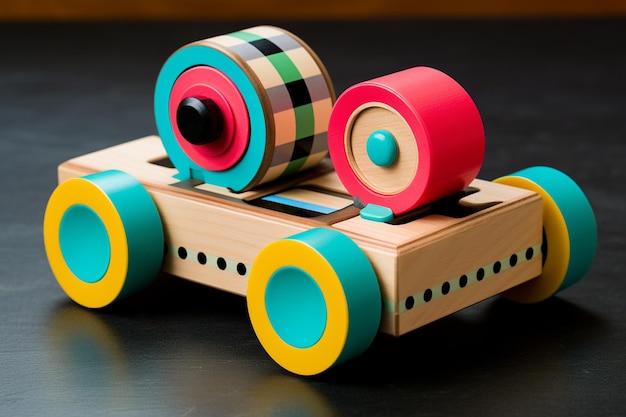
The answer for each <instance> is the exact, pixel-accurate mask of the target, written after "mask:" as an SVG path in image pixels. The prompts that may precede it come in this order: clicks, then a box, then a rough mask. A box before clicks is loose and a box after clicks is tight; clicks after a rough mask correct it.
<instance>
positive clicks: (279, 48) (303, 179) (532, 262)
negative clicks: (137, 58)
mask: <svg viewBox="0 0 626 417" xmlns="http://www.w3.org/2000/svg"><path fill="white" fill-rule="evenodd" d="M155 115H156V120H157V128H158V131H159V137H157V136H149V137H145V138H142V139H137V140H134V141H131V142H128V143H124V144H121V145H118V146H115V147H112V148H109V149H105V150H102V151H98V152H95V153H91V154H88V155H84V156H81V157H78V158H75V159H72V160H70V161H67V162H65V163H63V164H62V165H60V167H59V181H60V185H59V186H58V187H57V189H56V190H55V191H54V193H53V194H52V195H51V197H50V201H49V203H48V207H47V209H46V214H45V219H44V241H45V247H46V252H47V256H48V259H49V262H50V266H51V269H52V271H53V273H54V275H55V277H56V279H57V280H58V282H59V284H60V285H61V287H62V288H63V290H64V291H65V292H66V293H67V295H68V296H69V297H70V298H72V299H73V300H75V301H76V302H77V303H79V304H81V305H83V306H85V307H88V308H102V307H106V306H108V305H110V304H111V303H114V302H115V301H117V300H119V299H121V298H123V297H126V296H127V295H130V294H132V293H135V292H137V291H139V290H141V289H142V288H145V287H146V286H148V285H150V283H151V282H152V281H153V279H154V277H155V276H156V275H157V273H158V272H159V270H162V271H165V272H167V273H169V274H172V275H174V276H178V277H182V278H185V279H188V280H192V281H195V282H198V283H201V284H203V285H209V286H212V287H216V288H219V289H222V290H225V291H229V292H232V293H236V294H240V295H243V296H246V297H247V299H248V309H249V315H250V319H251V322H252V325H253V328H254V330H255V332H256V334H257V336H258V338H259V340H260V342H261V344H262V345H263V347H264V348H265V350H266V351H267V352H268V354H269V355H270V356H271V357H272V358H273V359H274V360H275V361H276V362H277V363H278V364H280V365H281V366H283V367H284V368H286V369H287V370H289V371H291V372H294V373H297V374H302V375H314V374H318V373H321V372H323V371H325V370H327V369H328V368H330V367H332V366H334V365H336V364H339V363H341V362H344V361H346V360H349V359H351V358H354V357H355V356H357V355H359V354H360V353H362V352H363V351H364V350H365V349H367V347H368V346H369V345H370V343H371V342H372V340H373V338H374V336H375V335H376V333H377V331H379V330H380V331H381V332H384V333H388V334H391V335H396V336H399V335H402V334H405V333H407V332H409V331H411V330H413V329H416V328H418V327H420V326H423V325H425V324H427V323H430V322H432V321H434V320H437V319H439V318H441V317H444V316H446V315H449V314H451V313H453V312H456V311H459V310H461V309H463V308H465V307H467V306H470V305H472V304H474V303H477V302H479V301H482V300H485V299H487V298H489V297H492V296H494V295H496V294H501V293H505V294H506V296H507V297H509V298H511V299H513V300H516V301H519V302H538V301H541V300H543V299H545V298H548V297H550V296H552V295H554V294H555V293H557V292H558V291H560V290H562V289H564V288H566V287H568V286H570V285H571V284H573V283H575V282H576V281H578V280H579V279H580V278H582V276H583V275H585V274H586V272H587V271H588V269H589V267H590V265H591V262H592V260H593V257H594V253H595V247H596V224H595V219H594V215H593V212H592V209H591V206H590V204H589V202H588V201H587V199H586V197H585V195H584V194H583V192H582V191H581V190H580V188H579V187H578V186H577V185H576V184H575V183H574V182H573V181H572V180H571V179H570V178H569V177H567V176H566V175H565V174H563V173H561V172H558V171H556V170H554V169H552V168H547V167H534V168H529V169H527V170H523V171H520V172H518V173H516V174H512V175H510V176H507V177H503V178H500V179H498V180H496V181H495V182H489V181H484V180H479V179H476V178H475V177H476V175H477V173H478V171H479V169H480V166H481V164H482V159H483V154H484V132H483V126H482V121H481V118H480V115H479V113H478V110H477V109H476V106H475V105H474V103H473V101H472V100H471V98H470V97H469V95H468V94H467V93H466V92H465V90H464V89H463V88H462V87H461V86H460V85H459V84H458V83H456V82H455V81H454V80H452V79H451V78H450V77H449V76H447V75H445V74H444V73H442V72H440V71H438V70H435V69H432V68H425V67H416V68H411V69H408V70H405V71H401V72H398V73H395V74H391V75H387V76H384V77H381V78H378V79H375V80H370V81H366V82H363V83H360V84H357V85H355V86H353V87H351V88H349V89H348V90H346V91H345V92H344V93H343V94H342V95H341V96H340V97H339V99H337V101H336V102H335V95H334V89H333V87H332V83H331V80H330V77H329V76H328V73H327V72H326V70H325V68H324V66H323V65H322V63H321V61H320V60H319V58H318V57H317V56H316V55H315V54H314V52H313V51H312V50H311V49H310V48H309V47H308V46H307V45H306V44H304V42H302V41H301V40H300V39H298V38H297V37H295V36H294V35H292V34H290V33H288V32H286V31H284V30H282V29H279V28H275V27H268V26H261V27H256V28H251V29H247V30H244V31H241V32H236V33H233V34H228V35H223V36H218V37H215V38H211V39H208V40H204V41H199V42H196V43H193V44H190V45H187V46H185V47H183V48H181V49H179V50H178V51H176V52H175V53H174V54H173V55H172V56H171V57H170V58H169V59H168V60H167V62H166V63H165V64H164V66H163V68H162V70H161V73H160V75H159V78H158V81H157V85H156V90H155ZM328 153H330V158H331V159H332V162H333V163H332V164H331V162H330V160H329V158H327V155H328Z"/></svg>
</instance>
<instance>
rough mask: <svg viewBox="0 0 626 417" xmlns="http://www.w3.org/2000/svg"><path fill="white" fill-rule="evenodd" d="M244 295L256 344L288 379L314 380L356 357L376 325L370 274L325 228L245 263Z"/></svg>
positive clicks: (360, 257) (345, 240) (376, 296)
mask: <svg viewBox="0 0 626 417" xmlns="http://www.w3.org/2000/svg"><path fill="white" fill-rule="evenodd" d="M247 296H248V310H249V314H250V320H251V321H252V326H253V328H254V331H255V332H256V334H257V337H258V338H259V341H260V342H261V344H262V345H263V347H264V348H265V350H266V351H267V353H268V354H269V355H270V356H271V357H272V359H274V361H276V363H278V364H279V365H281V366H282V367H283V368H285V369H287V370H288V371H291V372H293V373H296V374H301V375H315V374H319V373H321V372H323V371H325V370H327V369H329V368H330V367H332V366H335V365H337V364H339V363H342V362H344V361H347V360H349V359H352V358H354V357H356V356H358V355H360V354H361V353H362V352H363V351H365V349H367V347H369V345H370V344H371V342H372V340H373V339H374V337H375V335H376V333H377V332H378V326H379V325H380V318H381V295H380V287H379V285H378V280H377V278H376V273H375V272H374V269H373V268H372V265H371V263H370V262H369V260H368V259H367V256H366V255H365V253H364V252H363V251H362V250H361V249H360V248H359V247H358V245H357V244H356V243H355V242H354V241H353V240H352V239H350V238H349V237H348V236H346V235H344V234H343V233H341V232H338V231H336V230H332V229H326V228H317V229H311V230H308V231H306V232H302V233H299V234H297V235H294V236H291V237H289V238H287V239H283V240H279V241H276V242H273V243H270V244H269V245H268V246H266V247H265V248H264V249H263V250H262V251H261V252H260V253H259V255H258V256H257V259H256V260H255V261H254V263H253V265H252V269H251V271H250V277H249V280H248V294H247ZM320 299H321V301H320Z"/></svg>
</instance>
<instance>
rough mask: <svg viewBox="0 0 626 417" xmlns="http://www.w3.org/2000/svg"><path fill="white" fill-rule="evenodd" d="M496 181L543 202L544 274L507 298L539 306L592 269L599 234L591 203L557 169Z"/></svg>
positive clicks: (526, 171)
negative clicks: (540, 198) (521, 190)
mask: <svg viewBox="0 0 626 417" xmlns="http://www.w3.org/2000/svg"><path fill="white" fill-rule="evenodd" d="M495 182H498V183H501V184H507V185H511V186H514V187H518V188H523V189H526V190H531V191H534V192H536V193H538V194H539V195H541V197H542V200H543V231H544V248H543V252H544V254H543V255H544V259H543V271H542V274H541V276H539V277H538V278H535V279H533V280H531V281H529V282H527V283H525V284H522V285H520V286H518V287H515V288H513V289H511V290H510V291H508V292H507V293H505V296H506V297H507V298H509V299H511V300H513V301H517V302H520V303H535V302H539V301H543V300H545V299H547V298H549V297H551V296H553V295H554V294H556V293H557V292H559V291H562V290H564V289H565V288H567V287H569V286H571V285H573V284H575V283H576V282H578V281H580V280H581V279H582V278H583V276H585V274H587V272H588V271H589V268H591V264H592V262H593V258H594V256H595V252H596V246H597V242H598V233H597V227H596V220H595V216H594V214H593V210H592V208H591V204H590V203H589V200H588V199H587V197H586V196H585V194H584V193H583V191H582V190H581V189H580V187H579V186H578V185H577V184H576V183H575V182H574V180H572V179H571V178H570V177H568V176H567V175H566V174H564V173H562V172H560V171H558V170H556V169H554V168H549V167H531V168H527V169H524V170H521V171H518V172H516V173H513V174H510V175H507V176H505V177H502V178H498V179H496V180H495Z"/></svg>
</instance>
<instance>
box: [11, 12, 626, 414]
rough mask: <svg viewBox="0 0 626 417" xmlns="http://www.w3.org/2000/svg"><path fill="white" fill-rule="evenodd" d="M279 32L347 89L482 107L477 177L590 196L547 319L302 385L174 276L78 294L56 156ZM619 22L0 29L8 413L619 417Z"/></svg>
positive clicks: (458, 331) (110, 138)
mask: <svg viewBox="0 0 626 417" xmlns="http://www.w3.org/2000/svg"><path fill="white" fill-rule="evenodd" d="M258 23H274V24H278V25H280V26H283V27H285V28H286V29H288V30H291V31H292V32H294V33H296V34H297V35H299V36H300V37H302V38H303V39H304V40H305V41H306V42H307V43H309V44H310V45H311V47H313V49H314V50H315V51H316V52H317V53H318V54H319V56H320V57H321V59H322V60H323V61H324V62H325V64H326V65H327V67H328V70H329V72H330V74H331V76H332V77H333V80H334V82H335V86H336V88H337V91H338V92H341V91H343V90H344V89H345V88H347V87H348V86H349V85H351V84H354V83H356V82H359V81H363V80H365V79H368V78H372V77H375V76H379V75H383V74H387V73H390V72H394V71H397V70H401V69H404V68H408V67H411V66H416V65H428V66H433V67H436V68H439V69H441V70H443V71H445V72H447V73H449V74H450V75H452V76H453V77H454V78H456V79H457V80H458V81H459V82H460V83H461V84H462V85H463V86H464V87H465V88H466V89H467V90H468V91H469V92H470V94H471V95H472V96H473V98H474V99H475V101H476V103H477V104H478V107H479V109H480V110H481V113H482V116H483V119H484V123H485V126H486V134H487V154H486V157H485V163H484V165H483V169H482V171H481V174H480V177H481V178H485V179H491V178H493V177H496V176H499V175H503V174H507V173H510V172H512V171H514V170H517V169H520V168H523V167H526V166H530V165H540V164H547V165H552V166H555V167H557V168H559V169H561V170H564V171H566V172H568V173H569V174H570V175H571V176H573V177H574V178H575V179H576V180H577V181H578V182H579V183H580V185H581V186H582V187H583V189H584V190H585V191H586V193H587V195H588V197H589V198H590V200H591V202H592V205H593V207H594V209H595V211H596V215H597V218H598V226H599V248H598V254H597V257H596V260H595V263H594V266H593V268H592V270H591V271H590V273H589V275H588V276H587V277H586V278H585V279H584V280H583V281H582V282H581V283H580V284H579V285H577V286H575V287H573V288H570V289H569V290H567V291H566V292H564V293H562V294H561V295H559V296H558V297H556V298H554V299H551V300H549V301H547V302H545V303H542V304H539V305H534V306H517V305H514V304H511V303H509V302H506V301H504V300H502V299H500V298H496V299H493V300H489V301H486V302H483V303H481V304H479V305H477V306H474V307H472V308H470V309H467V310H465V311H463V312H460V313H457V314H455V315H453V316H451V317H448V318H445V319H442V320H440V321H438V322H436V323H434V324H432V325H429V326H426V327H425V328H422V329H419V330H417V331H415V332H413V333H411V334H409V335H406V336H403V337H401V338H399V339H393V338H390V337H386V336H383V335H379V337H377V339H376V340H375V342H374V344H373V346H372V347H371V348H370V349H369V350H368V352H367V353H366V354H364V355H363V356H362V357H360V358H359V359H357V360H355V361H353V362H351V363H349V364H346V365H344V366H341V367H338V368H336V369H334V370H332V371H330V372H328V373H326V374H324V375H322V376H319V377H315V378H300V377H296V376H292V375H290V374H288V373H286V372H284V371H283V370H281V369H280V368H279V367H278V366H277V365H275V364H274V363H273V362H272V361H271V360H270V359H269V358H268V357H267V356H266V354H265V353H264V351H263V350H262V348H261V347H260V345H259V344H258V342H257V341H256V338H255V336H254V333H253V331H252V329H251V327H250V324H249V321H248V317H247V312H246V305H245V300H244V299H242V298H239V297H237V296H233V295H228V294H224V293H221V292H218V291H215V290H212V289H209V288H204V287H200V286H197V285H194V284H190V283H186V282H183V281H180V280H176V279H172V278H171V277H160V279H159V280H158V282H157V284H156V285H155V286H154V287H153V288H152V289H150V290H148V291H147V292H146V293H144V294H142V295H141V296H138V297H135V298H133V299H131V300H129V301H128V302H125V303H123V304H121V305H119V306H117V307H116V308H114V309H109V310H106V311H101V312H92V311H87V310H84V309H82V308H79V307H77V306H76V305H74V304H73V303H72V302H70V301H68V299H67V298H66V297H65V295H64V294H63V293H62V292H61V290H60V289H59V288H58V286H57V284H56V282H55V280H54V278H53V276H52V274H51V273H50V271H49V269H48V266H47V261H46V259H45V254H44V251H43V245H42V237H41V223H42V216H43V211H44V207H45V204H46V201H47V198H48V196H49V194H50V192H51V191H52V190H53V188H54V186H55V184H56V166H57V165H58V164H59V163H61V162H62V161H64V160H66V159H68V158H71V157H74V156H77V155H80V154H83V153H86V152H89V151H93V150H97V149H101V148H103V147H106V146H110V145H114V144H118V143H121V142H123V141H126V140H129V139H134V138H137V137H140V136H144V135H147V134H153V133H156V130H155V127H154V121H153V115H152V90H153V86H154V82H155V79H156V76H157V73H158V71H159V69H160V66H161V64H162V63H163V62H164V60H165V59H166V58H167V56H168V55H169V54H170V53H172V52H173V51H174V50H175V49H176V48H178V47H180V46H182V45H184V44H185V43H188V42H190V41H192V40H196V39H200V38H206V37H210V36H214V35H217V34H222V33H227V32H231V31H234V30H238V29H242V28H245V27H248V26H252V25H255V24H258ZM625 75H626V21H624V20H599V21H585V20H573V21H567V20H566V21H524V22H515V21H469V22H463V21H445V22H438V21H400V22H340V21H335V22H322V23H320V22H206V23H201V22H195V23H182V22H179V23H141V24H139V23H118V24H113V23H106V24H104V23H100V24H96V23H93V24H7V23H4V24H2V25H0V155H1V163H0V170H1V171H0V174H1V175H0V181H1V188H0V189H1V190H2V197H1V204H0V230H1V231H0V415H7V416H8V415H11V416H30V415H64V416H73V415H74V416H78V415H80V416H82V415H107V416H109V415H149V416H155V415H162V416H166V415H172V416H174V415H178V416H199V415H220V414H223V415H231V416H232V415H238V416H246V415H284V416H296V415H305V416H322V415H341V416H346V415H368V416H373V415H383V416H390V415H428V416H434V415H446V416H450V415H455V414H463V415H480V416H503V415H519V416H529V415H541V416H557V415H569V416H577V415H578V416H591V415H593V416H617V415H626V394H625V392H626V366H625V362H626V361H625V359H624V349H625V348H626V309H625V308H624V294H625V291H626V281H625V280H624V275H625V272H626V268H625V266H624V261H623V258H624V251H625V250H626V244H625V239H624V234H625V231H626V228H625V220H624V204H625V203H626V199H625V197H624V190H625V187H624V179H625V172H626V169H625V168H624V164H625V161H626V144H625V140H626V122H625V116H626V81H625V80H624V76H625Z"/></svg>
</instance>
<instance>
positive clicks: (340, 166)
mask: <svg viewBox="0 0 626 417" xmlns="http://www.w3.org/2000/svg"><path fill="white" fill-rule="evenodd" d="M381 132H382V133H381ZM381 138H382V139H381ZM328 139H329V150H330V155H331V158H332V160H333V163H334V165H335V169H336V171H337V174H338V176H339V178H340V179H341V181H342V183H343V184H344V186H345V187H346V189H347V190H348V191H349V192H350V193H351V194H352V196H353V197H357V198H358V199H359V200H360V201H361V202H362V203H363V204H376V205H379V206H384V207H387V208H389V209H391V210H392V211H393V213H394V214H395V215H398V214H401V213H405V212H407V211H410V210H412V209H415V208H417V207H420V206H422V205H425V204H428V203H430V202H433V201H435V200H437V199H440V198H442V197H445V196H448V195H450V194H453V193H455V192H458V191H460V190H462V189H463V188H465V187H466V186H467V185H469V183H470V182H471V181H472V180H473V179H474V178H476V175H477V174H478V171H479V170H480V167H481V165H482V161H483V157H484V152H485V135H484V128H483V123H482V120H481V117H480V114H479V112H478V109H477V108H476V105H475V104H474V102H473V100H472V99H471V97H470V96H469V94H468V93H467V92H466V91H465V90H464V89H463V87H462V86H461V85H459V84H458V83H457V82H456V81H455V80H453V79H452V78H451V77H450V76H448V75H446V74H444V73H443V72H441V71H438V70H436V69H433V68H428V67H415V68H410V69H407V70H404V71H400V72H397V73H394V74H390V75H386V76H383V77H380V78H376V79H373V80H370V81H365V82H363V83H359V84H357V85H354V86H352V87H350V88H349V89H347V90H346V91H345V92H344V93H343V94H342V95H341V96H340V97H339V99H338V100H337V102H336V104H335V106H334V108H333V111H332V114H331V117H330V121H329V128H328ZM381 140H382V142H381ZM381 143H382V145H380V144H381ZM381 154H382V155H381ZM381 161H382V162H381Z"/></svg>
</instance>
